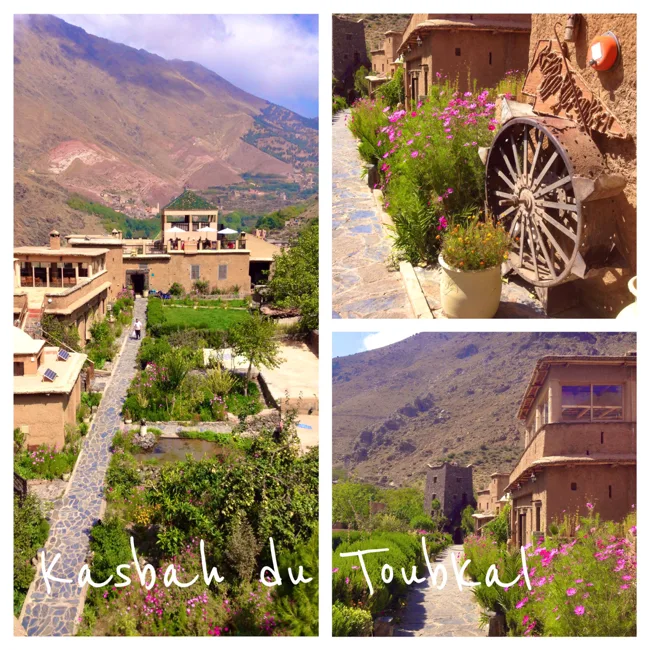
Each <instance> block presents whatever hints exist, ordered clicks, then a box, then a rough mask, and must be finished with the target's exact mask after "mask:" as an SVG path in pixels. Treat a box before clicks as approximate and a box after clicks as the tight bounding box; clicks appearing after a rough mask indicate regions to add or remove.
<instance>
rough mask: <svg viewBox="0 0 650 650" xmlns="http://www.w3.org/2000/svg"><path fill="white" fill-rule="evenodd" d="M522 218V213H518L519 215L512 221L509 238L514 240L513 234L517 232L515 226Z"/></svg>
mask: <svg viewBox="0 0 650 650" xmlns="http://www.w3.org/2000/svg"><path fill="white" fill-rule="evenodd" d="M520 216H521V212H520V211H517V214H516V215H515V216H514V219H513V220H512V223H511V224H510V228H509V230H508V237H511V238H512V235H513V233H514V232H515V224H516V223H517V221H518V220H519V217H520Z"/></svg>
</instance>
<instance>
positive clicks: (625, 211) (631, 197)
mask: <svg viewBox="0 0 650 650" xmlns="http://www.w3.org/2000/svg"><path fill="white" fill-rule="evenodd" d="M566 18H567V14H534V15H533V19H532V31H531V36H530V57H532V56H533V53H534V50H535V45H536V43H537V41H538V40H539V39H542V38H551V37H553V38H554V35H553V25H554V24H555V23H556V22H560V23H561V24H562V26H564V24H565V23H566ZM581 23H582V24H581V26H580V29H579V31H578V34H577V41H576V42H575V43H568V44H567V45H568V48H569V50H568V51H569V60H570V63H571V65H572V66H573V67H574V68H575V69H577V70H578V72H579V73H580V75H581V76H582V77H583V78H584V80H585V81H586V82H587V84H588V86H589V87H590V88H591V90H592V91H593V92H594V93H596V94H597V95H599V97H600V98H601V100H602V101H603V102H604V103H605V104H606V105H607V106H608V107H609V109H610V110H611V111H612V112H613V113H614V115H615V116H616V117H617V118H618V120H619V121H620V122H621V123H622V124H623V125H624V127H625V128H626V130H627V131H628V133H629V137H628V138H627V139H626V140H621V139H617V138H607V137H605V136H600V135H596V137H595V138H594V139H595V141H596V144H597V146H598V148H599V149H600V152H601V153H602V154H603V155H604V157H605V160H606V162H607V164H608V166H609V168H610V169H611V171H612V172H615V173H619V174H622V175H623V176H624V177H625V178H626V180H627V186H626V187H625V190H624V191H623V192H622V193H621V194H619V195H618V196H615V197H613V198H611V199H605V200H603V201H599V202H598V208H597V209H598V210H599V212H600V211H602V212H604V213H605V214H606V215H607V216H608V218H610V219H613V220H615V221H616V226H617V227H616V236H615V244H616V246H617V249H618V250H619V251H620V252H621V254H622V255H623V257H624V258H625V259H626V261H627V264H628V268H625V269H623V268H619V269H614V270H612V271H610V272H608V273H605V274H600V275H599V276H596V277H594V278H593V279H589V280H583V281H580V282H577V283H576V285H577V286H576V288H577V289H578V292H579V295H580V298H581V300H582V302H584V303H585V304H587V305H588V306H589V307H591V308H592V309H593V310H595V311H596V312H597V313H599V314H601V315H604V316H611V315H615V314H616V313H618V312H619V311H620V310H621V309H622V308H623V307H624V306H626V305H628V304H630V302H632V297H631V296H630V294H629V292H628V289H627V282H628V280H629V278H630V277H631V276H632V275H635V274H636V241H637V240H636V209H637V171H636V131H637V97H636V95H637V91H636V88H637V78H636V66H637V63H636V29H637V25H636V15H635V14H582V20H581ZM608 30H611V31H613V32H614V33H615V34H616V36H617V37H618V39H619V41H620V44H621V51H622V57H621V60H620V62H619V65H617V66H615V67H614V68H612V69H611V70H607V71H604V72H597V71H595V70H592V68H591V67H590V66H589V65H588V63H587V54H588V50H589V45H590V43H591V41H592V40H593V39H594V38H595V37H596V36H599V35H600V34H603V33H605V32H606V31H608ZM558 31H559V33H560V35H561V36H562V35H563V32H564V29H563V28H562V29H561V30H558ZM595 205H596V204H592V205H590V206H589V210H592V209H596V208H595Z"/></svg>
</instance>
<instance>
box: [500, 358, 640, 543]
mask: <svg viewBox="0 0 650 650" xmlns="http://www.w3.org/2000/svg"><path fill="white" fill-rule="evenodd" d="M519 419H521V420H523V421H524V422H525V427H526V433H525V440H524V443H525V448H524V451H523V453H522V455H521V457H520V458H519V460H518V462H517V465H516V466H515V468H514V470H513V471H512V472H511V473H510V477H509V479H508V485H507V486H506V487H505V488H504V493H509V494H510V496H511V503H512V508H511V512H510V518H511V521H510V524H511V531H512V540H511V541H512V542H513V543H514V544H516V545H517V546H522V545H525V544H527V543H528V542H531V541H532V540H533V539H534V538H535V537H537V536H540V535H544V534H546V533H547V532H548V529H549V525H550V524H552V523H553V522H554V521H561V520H562V519H563V517H564V516H565V514H568V515H576V514H578V515H580V516H584V515H586V514H587V512H588V509H587V505H586V504H587V503H592V504H594V505H595V507H596V511H597V512H598V514H599V515H600V517H601V519H603V520H611V521H621V520H623V519H624V518H625V516H626V515H627V514H628V513H629V512H630V511H631V509H632V507H633V506H634V505H635V504H636V355H635V354H630V355H629V356H620V357H605V356H602V357H597V356H595V357H582V356H569V357H542V358H541V359H540V360H539V361H538V362H537V365H536V366H535V370H534V371H533V374H532V377H531V379H530V382H529V384H528V388H527V389H526V393H525V394H524V398H523V400H522V403H521V406H520V409H519Z"/></svg>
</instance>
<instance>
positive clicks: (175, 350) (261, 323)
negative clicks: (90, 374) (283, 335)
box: [122, 298, 280, 423]
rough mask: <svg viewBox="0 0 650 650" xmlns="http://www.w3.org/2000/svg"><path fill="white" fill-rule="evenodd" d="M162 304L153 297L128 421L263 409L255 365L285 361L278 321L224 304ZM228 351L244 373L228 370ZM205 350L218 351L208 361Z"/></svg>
mask: <svg viewBox="0 0 650 650" xmlns="http://www.w3.org/2000/svg"><path fill="white" fill-rule="evenodd" d="M165 302H166V301H165ZM165 302H163V301H162V300H161V299H160V298H150V299H149V300H148V303H147V334H148V335H147V336H146V337H145V339H144V340H143V341H142V344H141V346H140V350H139V352H138V362H139V363H140V368H141V369H140V370H139V371H138V373H137V374H136V376H135V377H134V379H133V381H132V382H131V386H130V387H129V390H128V392H127V397H126V401H125V403H124V406H123V411H122V413H123V415H124V418H125V421H133V420H134V421H138V420H147V421H149V422H169V421H182V422H195V423H198V422H219V421H225V420H226V419H227V416H228V413H231V414H233V415H234V416H237V417H239V418H240V419H244V418H245V417H246V416H249V415H255V414H257V413H259V412H260V411H261V410H262V409H263V408H264V400H263V397H262V394H261V390H260V386H259V384H258V383H257V382H256V381H254V380H253V379H252V368H253V367H257V368H260V367H268V368H274V367H277V365H279V363H280V359H279V345H278V340H277V331H276V327H275V324H274V323H273V321H271V320H267V319H265V318H263V317H262V316H260V315H259V314H252V315H251V314H250V313H249V311H248V310H247V309H245V308H242V307H240V306H236V307H229V306H228V307H227V306H226V304H227V303H225V304H224V303H222V304H221V305H217V306H207V307H205V308H202V307H201V306H197V308H196V309H194V308H192V307H189V306H185V305H184V304H182V303H183V302H184V301H172V302H177V303H178V302H180V303H181V305H178V304H172V305H170V306H167V305H166V304H165ZM226 348H228V349H230V350H231V351H232V354H233V357H235V356H236V357H239V358H241V359H245V360H246V362H247V363H248V366H247V370H246V372H244V371H243V370H242V372H240V373H237V372H233V371H232V370H231V369H229V368H227V367H226V364H225V363H224V362H223V350H224V349H226ZM205 349H210V350H213V351H215V354H214V355H213V356H211V357H210V361H209V362H207V364H206V360H205V359H204V350H205Z"/></svg>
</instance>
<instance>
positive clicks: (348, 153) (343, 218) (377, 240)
mask: <svg viewBox="0 0 650 650" xmlns="http://www.w3.org/2000/svg"><path fill="white" fill-rule="evenodd" d="M348 119H350V112H349V110H346V111H342V112H340V113H338V114H337V115H335V116H334V120H333V124H332V229H333V232H332V275H333V278H332V279H333V287H332V309H333V317H334V318H413V317H414V315H413V311H412V309H411V305H410V303H409V300H408V296H407V294H406V290H405V288H404V284H403V282H402V277H401V275H400V273H399V271H391V270H389V268H388V260H389V258H390V253H391V242H390V238H389V237H388V235H387V233H386V232H385V229H384V228H383V227H382V224H381V218H380V215H379V213H378V210H377V208H376V205H375V199H374V198H373V196H372V193H371V192H370V189H369V188H368V185H367V183H366V181H365V179H362V178H361V173H362V169H363V163H362V160H361V158H360V157H359V154H358V152H357V143H356V141H355V139H354V136H353V135H352V133H351V132H350V129H348V127H347V120H348Z"/></svg>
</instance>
